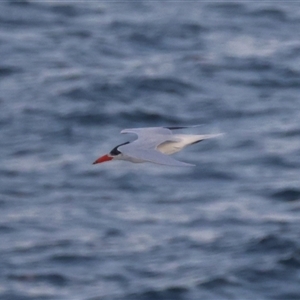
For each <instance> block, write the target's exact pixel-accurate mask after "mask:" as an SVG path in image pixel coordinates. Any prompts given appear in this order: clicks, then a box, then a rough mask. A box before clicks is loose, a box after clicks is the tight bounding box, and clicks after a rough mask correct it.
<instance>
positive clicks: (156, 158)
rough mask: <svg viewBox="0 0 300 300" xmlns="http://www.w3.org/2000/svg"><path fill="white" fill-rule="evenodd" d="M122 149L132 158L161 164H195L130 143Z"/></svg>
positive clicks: (176, 165)
mask: <svg viewBox="0 0 300 300" xmlns="http://www.w3.org/2000/svg"><path fill="white" fill-rule="evenodd" d="M119 149H120V151H121V152H122V153H123V154H125V155H127V156H130V157H132V158H135V159H140V160H144V161H148V162H152V163H155V164H160V165H167V166H174V167H191V166H195V165H192V164H188V163H185V162H181V161H179V160H176V159H174V158H172V157H170V156H167V155H165V154H162V153H160V152H158V151H156V150H153V149H140V148H136V147H132V146H131V145H130V144H128V145H124V146H121V147H119Z"/></svg>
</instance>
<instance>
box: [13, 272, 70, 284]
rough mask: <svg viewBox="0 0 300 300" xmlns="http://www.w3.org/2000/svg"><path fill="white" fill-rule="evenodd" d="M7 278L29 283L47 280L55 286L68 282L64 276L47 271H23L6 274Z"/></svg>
mask: <svg viewBox="0 0 300 300" xmlns="http://www.w3.org/2000/svg"><path fill="white" fill-rule="evenodd" d="M8 278H9V279H11V280H14V281H19V282H31V283H33V282H34V283H38V282H48V283H50V284H53V285H56V286H65V285H66V284H67V282H68V279H67V278H66V277H65V276H63V275H61V274H57V273H49V274H35V273H27V274H25V273H23V274H18V275H15V274H13V275H12V274H11V275H8Z"/></svg>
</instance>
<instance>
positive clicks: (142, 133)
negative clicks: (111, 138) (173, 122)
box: [121, 127, 172, 138]
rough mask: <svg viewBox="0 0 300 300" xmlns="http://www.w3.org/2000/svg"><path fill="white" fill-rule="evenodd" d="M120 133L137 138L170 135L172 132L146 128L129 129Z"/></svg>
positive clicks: (164, 129)
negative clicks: (134, 135)
mask: <svg viewBox="0 0 300 300" xmlns="http://www.w3.org/2000/svg"><path fill="white" fill-rule="evenodd" d="M121 133H134V134H136V135H137V136H138V137H139V138H141V137H147V138H148V137H149V136H153V135H172V131H171V130H170V129H168V128H165V127H147V128H130V129H123V130H122V131H121Z"/></svg>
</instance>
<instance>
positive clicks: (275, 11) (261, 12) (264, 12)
mask: <svg viewBox="0 0 300 300" xmlns="http://www.w3.org/2000/svg"><path fill="white" fill-rule="evenodd" d="M249 16H251V17H252V18H261V19H266V18H267V19H271V20H274V21H280V22H285V21H287V20H288V18H287V15H286V13H285V12H284V11H283V10H281V9H279V8H272V7H269V8H261V9H256V10H252V11H251V12H249Z"/></svg>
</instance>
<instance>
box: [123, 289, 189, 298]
mask: <svg viewBox="0 0 300 300" xmlns="http://www.w3.org/2000/svg"><path fill="white" fill-rule="evenodd" d="M187 293H188V289H187V288H185V287H182V286H170V287H167V288H164V289H161V290H159V289H151V290H147V291H144V292H141V293H137V294H132V295H130V296H128V298H127V299H131V300H153V299H155V300H181V299H187Z"/></svg>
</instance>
